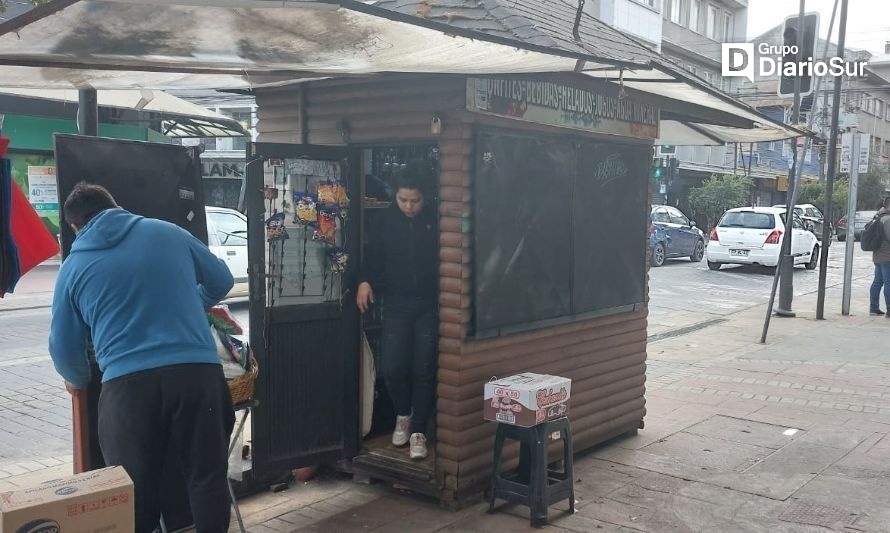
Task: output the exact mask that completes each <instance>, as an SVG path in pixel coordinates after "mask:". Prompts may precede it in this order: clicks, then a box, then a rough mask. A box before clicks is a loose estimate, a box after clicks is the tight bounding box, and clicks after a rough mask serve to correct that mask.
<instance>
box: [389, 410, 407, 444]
mask: <svg viewBox="0 0 890 533" xmlns="http://www.w3.org/2000/svg"><path fill="white" fill-rule="evenodd" d="M410 427H411V415H408V416H401V415H396V430H395V431H393V432H392V445H393V446H404V445H406V444H408V436H409V435H411V434H410V433H408V429H409V428H410Z"/></svg>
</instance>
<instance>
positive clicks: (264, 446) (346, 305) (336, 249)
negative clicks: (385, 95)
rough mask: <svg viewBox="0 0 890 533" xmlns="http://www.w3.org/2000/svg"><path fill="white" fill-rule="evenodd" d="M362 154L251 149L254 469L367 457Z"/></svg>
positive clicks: (278, 147)
mask: <svg viewBox="0 0 890 533" xmlns="http://www.w3.org/2000/svg"><path fill="white" fill-rule="evenodd" d="M358 175H359V152H358V150H353V149H349V148H340V147H323V146H307V145H291V144H267V143H258V144H253V145H250V147H249V148H248V164H247V191H246V202H247V216H248V237H249V238H248V255H249V258H250V269H249V275H250V282H251V285H250V341H251V347H252V349H253V351H254V356H255V357H256V359H257V361H258V363H259V376H258V378H257V386H256V398H257V399H258V400H259V407H257V408H256V409H255V410H254V412H253V414H252V417H253V420H252V441H253V468H254V470H255V471H256V472H259V473H261V474H262V473H265V472H274V471H279V472H281V471H287V470H289V469H293V468H299V467H303V466H310V465H317V464H324V463H331V462H335V461H338V460H340V459H344V458H350V457H353V456H354V455H355V454H356V453H357V450H358V443H359V435H358V432H359V423H358V371H359V361H360V359H359V354H360V343H359V339H360V337H359V314H358V310H357V308H356V305H355V293H354V289H353V288H354V286H355V279H354V277H355V270H356V265H357V263H358V257H359V248H360V247H359V244H360V243H359V239H360V235H361V233H360V220H361V217H360V202H361V193H360V192H359V179H358Z"/></svg>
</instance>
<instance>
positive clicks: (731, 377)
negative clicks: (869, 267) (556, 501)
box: [241, 279, 890, 533]
mask: <svg viewBox="0 0 890 533" xmlns="http://www.w3.org/2000/svg"><path fill="white" fill-rule="evenodd" d="M868 281H869V280H867V279H860V280H857V281H856V285H855V287H854V294H856V295H857V298H856V299H855V300H854V305H853V309H854V315H853V316H850V317H841V316H840V313H839V309H840V291H839V290H837V289H833V290H831V291H830V292H829V294H828V302H827V306H826V309H827V313H826V316H827V318H828V320H826V321H816V320H815V319H814V315H815V312H814V309H815V295H808V296H803V297H798V298H796V299H795V310H797V311H798V313H799V314H798V318H795V319H778V318H774V319H773V322H772V328H771V333H770V336H769V339H768V342H767V344H766V345H760V344H758V343H757V341H758V339H759V335H760V329H761V325H762V321H763V318H764V312H765V307H764V306H757V307H753V308H750V309H747V310H743V311H740V312H737V313H734V314H732V315H730V316H727V317H726V320H724V321H715V322H712V323H711V324H710V325H706V326H703V327H699V328H696V329H694V330H693V331H689V332H687V333H685V334H681V335H677V336H671V337H666V338H663V339H662V340H658V341H655V342H652V343H651V344H650V346H649V378H648V383H647V389H648V392H647V400H648V403H647V408H648V415H647V417H646V428H645V429H643V430H641V431H640V432H639V435H637V436H635V437H632V438H625V439H623V440H620V441H617V442H614V443H611V444H609V445H607V446H603V447H601V448H599V449H597V450H594V451H593V452H592V453H588V454H586V455H584V456H580V457H578V458H577V459H576V462H575V472H576V478H577V480H576V493H577V500H578V503H577V512H576V513H575V514H574V515H568V514H567V513H566V512H565V511H564V509H565V508H566V505H565V504H561V505H556V506H554V507H552V508H551V511H550V524H551V525H550V528H551V529H553V530H557V531H647V532H653V533H654V532H658V533H661V532H665V531H721V532H734V531H769V532H775V531H779V532H783V531H790V532H798V531H800V532H804V531H831V530H834V531H876V532H877V531H890V509H888V507H887V505H886V494H888V491H890V438H888V437H887V434H888V432H890V386H888V381H887V378H888V377H890V354H888V350H887V342H888V338H890V337H888V332H890V320H888V319H886V318H883V317H870V316H868V314H867V309H868V305H867V304H868V302H867V300H866V299H863V297H862V296H863V295H865V294H867V283H868ZM241 509H242V513H243V514H244V516H245V521H246V524H247V526H248V528H249V530H250V531H252V532H253V533H266V532H270V531H278V532H281V531H417V532H426V531H439V530H445V531H485V532H488V533H490V532H497V531H511V532H515V531H526V530H530V528H529V526H528V521H527V512H526V511H525V509H524V508H522V507H518V506H506V505H504V504H501V505H500V507H499V512H497V513H495V514H492V515H489V514H486V513H485V505H481V504H480V505H476V506H473V507H471V508H468V509H465V510H463V511H461V512H457V513H455V512H449V511H445V510H442V509H440V508H439V507H438V506H437V505H436V503H435V502H432V501H428V500H425V499H421V498H418V497H414V496H410V495H403V494H397V493H396V492H395V491H393V490H392V489H390V488H388V487H385V486H383V485H372V486H365V485H359V484H355V483H352V482H351V481H350V480H348V479H344V478H338V477H330V476H329V477H326V478H322V479H318V480H314V481H311V482H309V483H308V484H299V483H295V484H294V485H293V486H292V487H291V488H290V489H289V490H287V491H284V492H281V493H276V494H272V493H267V494H260V495H256V496H253V497H250V498H247V499H245V500H244V501H243V502H242V506H241Z"/></svg>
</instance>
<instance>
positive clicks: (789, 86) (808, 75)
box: [779, 13, 819, 96]
mask: <svg viewBox="0 0 890 533" xmlns="http://www.w3.org/2000/svg"><path fill="white" fill-rule="evenodd" d="M798 19H799V17H798V16H797V15H793V16H790V17H788V18H786V19H785V24H784V26H783V28H784V30H783V32H782V41H783V42H782V52H783V55H782V65H781V68H780V70H779V75H780V76H781V78H780V81H779V96H793V95H794V80H795V78H800V95H801V96H805V95H808V94H810V93H811V92H813V72H812V63H811V64H810V68H801V66H800V65H797V63H798V57H800V62H801V63H803V62H810V61H814V60H815V54H816V52H815V50H816V36H817V35H818V31H819V14H818V13H807V14H806V15H804V16H803V24H802V25H801V24H800V21H799V20H798ZM801 27H802V28H803V46H802V47H801V49H800V54H799V56H798V54H797V53H795V52H797V37H798V31H800V29H801ZM787 63H791V64H792V65H794V69H793V71H794V73H795V74H796V75H786V70H785V64H787Z"/></svg>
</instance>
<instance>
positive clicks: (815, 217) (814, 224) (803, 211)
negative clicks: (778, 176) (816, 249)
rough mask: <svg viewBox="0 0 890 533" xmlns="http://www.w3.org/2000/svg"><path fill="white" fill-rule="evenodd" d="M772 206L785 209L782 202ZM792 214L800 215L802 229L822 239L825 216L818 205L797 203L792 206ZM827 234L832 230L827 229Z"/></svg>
mask: <svg viewBox="0 0 890 533" xmlns="http://www.w3.org/2000/svg"><path fill="white" fill-rule="evenodd" d="M773 207H777V208H780V209H783V210H784V209H785V206H784V205H782V204H779V205H774V206H773ZM794 214H795V215H797V216H799V217H800V220H801V222H803V227H804V229H806V230H809V231H812V232H813V233H814V234H815V235H816V239H818V240H820V241H821V240H822V228H823V225H824V224H825V217H824V216H823V215H822V211H819V208H818V207H816V206H815V205H813V204H797V205H795V206H794ZM829 234H833V232H831V231H829Z"/></svg>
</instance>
